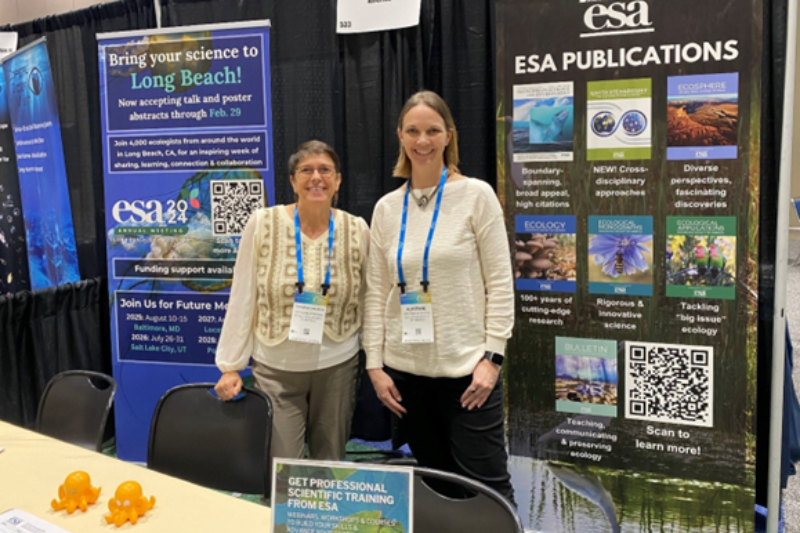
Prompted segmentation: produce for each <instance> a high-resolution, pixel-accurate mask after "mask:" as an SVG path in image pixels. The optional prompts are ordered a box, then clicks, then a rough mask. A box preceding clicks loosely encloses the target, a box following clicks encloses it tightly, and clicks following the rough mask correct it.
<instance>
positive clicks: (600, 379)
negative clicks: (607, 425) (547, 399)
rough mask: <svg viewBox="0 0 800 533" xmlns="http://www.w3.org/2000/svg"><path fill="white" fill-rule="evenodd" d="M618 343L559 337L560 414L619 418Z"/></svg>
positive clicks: (557, 408)
mask: <svg viewBox="0 0 800 533" xmlns="http://www.w3.org/2000/svg"><path fill="white" fill-rule="evenodd" d="M618 380H619V378H618V375H617V341H611V340H600V339H577V338H573V337H556V411H559V412H562V413H581V414H588V415H598V416H614V417H615V416H617V385H618Z"/></svg>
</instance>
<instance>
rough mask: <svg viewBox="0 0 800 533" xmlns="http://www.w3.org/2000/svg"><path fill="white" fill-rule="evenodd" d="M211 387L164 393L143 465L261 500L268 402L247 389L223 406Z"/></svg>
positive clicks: (266, 481) (266, 480)
mask: <svg viewBox="0 0 800 533" xmlns="http://www.w3.org/2000/svg"><path fill="white" fill-rule="evenodd" d="M213 387H214V384H213V383H196V384H190V385H180V386H178V387H174V388H172V389H170V390H168V391H167V392H165V393H164V395H163V396H162V397H161V399H160V400H159V401H158V405H157V406H156V410H155V413H154V414H153V421H152V424H151V426H150V441H149V444H148V449H147V466H148V468H151V469H153V470H158V471H159V472H163V473H165V474H169V475H171V476H175V477H178V478H181V479H185V480H186V481H191V482H192V483H197V484H198V485H203V486H206V487H210V488H214V489H218V490H226V491H231V492H242V493H246V494H261V495H266V494H267V493H268V491H269V487H270V468H271V465H270V462H271V460H270V445H269V442H270V437H271V436H272V402H271V401H270V399H269V397H268V396H267V395H266V394H264V393H263V392H261V391H259V390H256V389H251V388H249V387H245V388H244V389H243V392H244V395H243V397H242V398H241V399H238V400H233V401H228V402H224V401H222V400H220V399H219V398H218V397H217V396H216V395H213V394H212V393H211V389H213Z"/></svg>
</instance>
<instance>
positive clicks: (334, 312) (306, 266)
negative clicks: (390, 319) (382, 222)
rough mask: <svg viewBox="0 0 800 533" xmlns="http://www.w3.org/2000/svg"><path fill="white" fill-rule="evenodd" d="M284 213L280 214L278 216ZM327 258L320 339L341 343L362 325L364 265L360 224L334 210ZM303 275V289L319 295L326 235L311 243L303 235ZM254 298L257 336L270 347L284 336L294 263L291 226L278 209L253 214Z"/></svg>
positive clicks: (286, 333)
mask: <svg viewBox="0 0 800 533" xmlns="http://www.w3.org/2000/svg"><path fill="white" fill-rule="evenodd" d="M281 211H283V212H281ZM334 224H335V231H334V233H335V235H334V242H333V256H332V258H331V288H330V290H329V291H328V294H329V298H328V311H327V314H326V315H325V330H324V331H325V335H327V336H328V337H329V338H330V339H331V340H333V341H334V342H342V341H344V340H346V339H347V338H348V337H350V336H352V335H353V334H355V333H356V332H357V331H358V330H359V328H360V327H361V317H362V314H363V310H362V309H361V307H360V306H359V295H361V293H362V284H363V277H362V273H363V270H364V268H365V267H366V264H365V263H366V253H365V250H364V246H365V243H364V242H363V240H364V237H363V226H364V225H363V224H359V219H358V217H355V216H353V215H351V214H349V213H345V212H344V211H341V210H337V211H336V216H335V218H334ZM302 243H303V276H304V278H305V279H304V281H305V288H306V290H309V291H314V292H320V291H321V289H320V284H321V283H322V281H323V280H324V278H325V271H326V269H327V266H328V235H327V233H326V234H325V235H324V236H322V237H320V238H318V239H316V240H311V239H308V238H305V237H303V239H302ZM256 246H257V248H256V250H257V254H258V281H257V287H258V297H257V300H256V306H257V313H256V315H257V316H256V318H255V320H256V328H255V331H256V335H257V336H258V339H259V340H260V341H261V342H262V343H263V344H265V345H267V346H275V345H277V344H280V343H281V342H283V341H285V340H286V339H287V338H288V337H289V323H290V321H291V318H292V305H293V303H294V292H295V283H297V260H296V257H295V238H294V222H293V221H292V220H291V219H290V218H289V216H288V215H287V213H286V208H285V207H284V206H282V205H279V206H275V207H270V208H266V209H262V210H260V211H259V213H258V238H257V241H256Z"/></svg>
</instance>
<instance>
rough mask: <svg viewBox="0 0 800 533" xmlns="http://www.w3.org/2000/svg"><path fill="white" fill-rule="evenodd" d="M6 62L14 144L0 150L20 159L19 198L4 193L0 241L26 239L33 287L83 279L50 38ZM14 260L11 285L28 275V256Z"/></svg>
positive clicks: (10, 243) (15, 244)
mask: <svg viewBox="0 0 800 533" xmlns="http://www.w3.org/2000/svg"><path fill="white" fill-rule="evenodd" d="M2 66H3V75H4V80H3V81H4V84H5V87H4V91H3V95H2V96H3V97H4V98H5V99H6V101H5V102H4V104H5V105H7V106H8V113H9V117H10V121H11V131H12V133H13V138H14V149H13V151H9V152H6V153H4V154H0V155H3V156H4V157H8V158H9V159H10V158H12V157H15V159H16V167H17V171H16V173H17V175H18V179H19V192H20V199H19V202H17V201H15V200H14V199H13V196H14V192H13V191H11V190H9V192H6V193H5V194H4V195H3V198H4V203H3V206H2V211H4V212H5V211H7V210H10V212H8V213H4V214H5V223H4V225H3V226H0V229H2V231H3V233H2V234H3V235H5V237H4V239H3V240H5V243H3V242H2V240H0V246H8V247H9V248H11V247H13V249H14V250H18V249H19V247H20V245H21V244H22V243H23V242H24V244H25V247H26V250H27V256H28V257H27V263H28V264H27V271H28V275H29V278H30V285H29V288H30V289H31V290H39V289H46V288H48V287H56V286H58V285H63V284H64V283H72V282H75V281H79V280H80V272H79V270H78V255H77V249H76V246H75V232H74V229H73V225H72V207H71V205H70V200H69V187H68V185H67V170H66V165H65V163H64V147H63V145H62V143H61V122H60V121H59V118H58V102H57V101H56V93H55V88H54V85H53V72H52V70H51V69H50V57H49V56H48V55H47V41H46V40H45V39H44V38H42V39H39V40H36V41H34V42H33V43H31V44H29V45H27V46H25V47H24V48H21V49H20V50H18V51H17V52H15V53H13V54H11V55H9V56H7V57H6V58H5V59H3V63H2ZM15 154H16V155H15ZM10 160H11V161H13V160H12V159H10ZM7 162H8V161H6V162H4V163H2V164H3V165H5V164H6V163H7ZM8 179H11V178H8ZM10 188H13V185H11V186H10ZM11 204H14V205H11ZM21 219H24V228H23V227H22V225H20V220H21ZM6 232H7V233H6ZM23 232H24V237H23V235H22V233H23ZM15 255H16V253H15ZM14 263H15V267H14V268H13V270H12V271H10V272H7V273H6V274H5V275H6V280H5V281H6V283H7V284H8V285H9V287H10V286H11V284H10V283H8V282H9V275H11V276H12V278H11V281H12V282H13V279H14V276H17V279H18V280H19V278H20V277H21V276H24V275H25V269H26V267H25V266H23V264H22V263H23V260H22V259H20V258H19V257H15V258H14ZM6 266H9V265H6ZM20 283H24V282H22V281H20ZM18 287H19V286H18Z"/></svg>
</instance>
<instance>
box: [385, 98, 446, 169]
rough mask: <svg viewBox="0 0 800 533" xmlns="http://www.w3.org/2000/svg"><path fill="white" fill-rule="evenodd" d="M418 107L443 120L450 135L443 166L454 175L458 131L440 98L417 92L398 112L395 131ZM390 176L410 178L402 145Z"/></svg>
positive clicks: (409, 166) (401, 127)
mask: <svg viewBox="0 0 800 533" xmlns="http://www.w3.org/2000/svg"><path fill="white" fill-rule="evenodd" d="M418 105H425V106H428V107H430V108H431V109H433V110H434V111H436V112H437V113H439V116H440V117H442V120H444V125H445V128H446V129H447V131H448V132H450V134H451V135H452V137H451V139H450V142H449V143H448V145H447V148H445V149H444V164H445V165H446V166H447V170H448V174H451V175H452V174H456V173H459V172H460V171H459V170H458V131H457V130H456V123H455V121H454V120H453V114H452V113H451V112H450V108H449V107H447V103H445V101H444V100H443V99H442V97H441V96H439V95H438V94H436V93H435V92H433V91H419V92H417V93H414V94H413V95H411V98H409V99H408V100H406V103H405V105H404V106H403V109H401V110H400V117H399V118H398V119H397V129H399V130H402V129H403V119H404V118H405V116H406V113H408V112H409V111H410V110H411V109H412V108H414V107H416V106H418ZM392 175H393V176H395V177H397V178H408V177H410V176H411V161H410V160H409V159H408V156H407V155H406V151H405V149H403V144H402V143H400V153H399V154H398V156H397V163H396V164H395V165H394V171H393V172H392Z"/></svg>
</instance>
